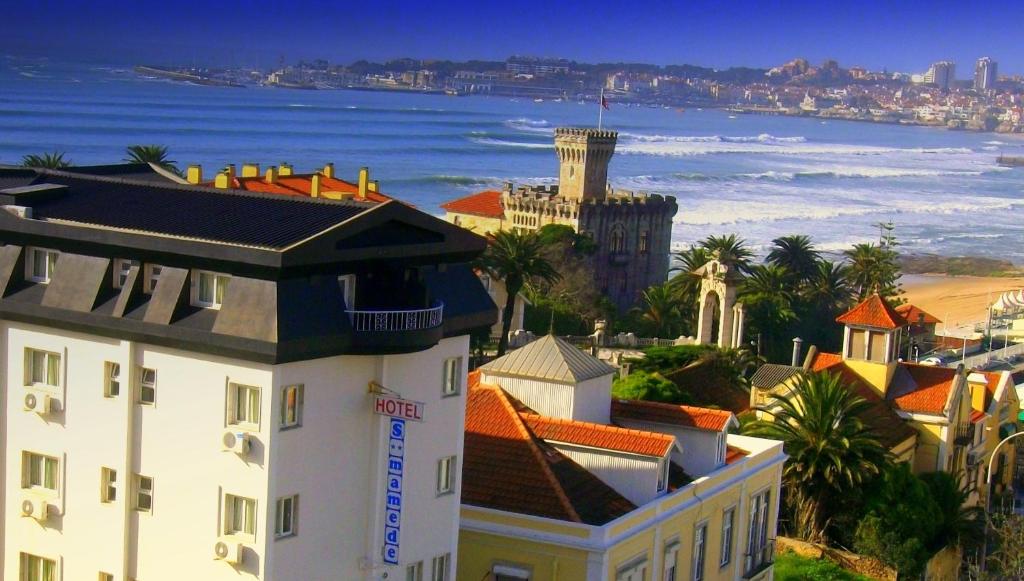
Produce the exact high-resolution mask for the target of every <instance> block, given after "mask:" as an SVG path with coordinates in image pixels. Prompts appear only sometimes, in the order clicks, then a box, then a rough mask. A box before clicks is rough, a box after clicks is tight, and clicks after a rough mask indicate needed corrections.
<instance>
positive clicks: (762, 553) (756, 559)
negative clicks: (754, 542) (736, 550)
mask: <svg viewBox="0 0 1024 581" xmlns="http://www.w3.org/2000/svg"><path fill="white" fill-rule="evenodd" d="M774 562H775V539H768V540H767V541H765V544H764V546H762V547H760V548H758V549H754V550H753V551H751V552H749V553H747V554H746V555H744V557H743V578H744V579H753V578H754V577H756V576H757V575H758V574H759V573H761V572H762V571H764V570H765V569H767V568H768V567H771V566H772V563H774Z"/></svg>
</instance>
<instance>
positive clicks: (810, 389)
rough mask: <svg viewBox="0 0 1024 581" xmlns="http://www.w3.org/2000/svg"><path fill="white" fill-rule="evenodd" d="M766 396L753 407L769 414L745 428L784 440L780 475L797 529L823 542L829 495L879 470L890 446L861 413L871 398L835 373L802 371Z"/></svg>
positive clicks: (832, 496) (856, 485)
mask: <svg viewBox="0 0 1024 581" xmlns="http://www.w3.org/2000/svg"><path fill="white" fill-rule="evenodd" d="M769 397H770V399H769V402H768V404H766V405H764V406H758V407H757V408H756V409H757V411H759V412H762V413H764V414H765V415H767V416H768V418H766V419H761V420H757V421H756V422H753V423H752V424H751V425H750V429H749V431H748V433H749V434H751V435H754V436H761V437H765V438H772V439H775V440H782V441H783V442H784V443H785V451H786V454H788V455H789V459H788V460H787V461H786V466H785V468H784V469H783V478H784V479H785V480H786V485H787V489H788V492H789V495H790V496H789V497H788V498H787V501H788V502H789V503H790V506H791V507H792V508H793V510H794V516H795V519H794V520H795V523H794V524H795V526H796V532H797V534H799V535H800V536H801V537H802V538H804V539H807V540H809V541H811V542H823V541H824V540H825V530H826V528H827V527H828V524H829V521H830V520H831V516H832V506H831V505H833V504H834V502H833V501H834V500H835V499H840V498H842V497H843V495H844V494H847V493H849V492H850V491H852V490H855V489H857V488H859V487H860V486H862V485H863V484H864V483H866V482H868V481H869V480H870V479H871V478H873V477H875V476H876V475H878V474H880V473H881V472H882V470H883V469H885V468H886V467H887V466H888V465H890V464H891V458H890V454H889V451H888V450H886V448H885V447H884V446H883V445H882V444H881V443H880V442H879V441H878V438H877V436H875V434H874V433H873V432H872V431H871V430H870V429H869V428H868V427H867V426H865V425H864V423H863V422H862V421H861V419H860V416H861V414H864V413H865V412H866V411H867V410H868V408H869V407H870V404H868V402H866V401H864V400H863V399H862V398H860V397H858V396H857V395H855V394H854V393H853V392H852V391H851V390H850V389H849V388H848V387H847V386H846V385H844V384H843V382H842V380H841V379H840V377H839V376H838V375H832V374H829V373H804V374H802V375H800V376H799V377H798V378H797V380H796V382H795V384H794V385H793V388H792V390H791V391H790V392H789V393H786V394H772V395H770V396H769Z"/></svg>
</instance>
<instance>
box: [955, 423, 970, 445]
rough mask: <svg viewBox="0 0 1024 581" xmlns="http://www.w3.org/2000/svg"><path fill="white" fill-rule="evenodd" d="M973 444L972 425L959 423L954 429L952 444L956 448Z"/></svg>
mask: <svg viewBox="0 0 1024 581" xmlns="http://www.w3.org/2000/svg"><path fill="white" fill-rule="evenodd" d="M973 442H974V424H971V423H968V422H961V423H960V424H959V425H958V426H957V427H956V434H955V435H954V437H953V444H954V445H957V446H970V445H971V444H972V443H973Z"/></svg>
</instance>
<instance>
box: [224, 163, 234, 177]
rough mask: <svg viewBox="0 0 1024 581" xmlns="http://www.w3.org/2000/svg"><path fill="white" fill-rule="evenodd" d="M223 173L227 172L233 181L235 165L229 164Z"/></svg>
mask: <svg viewBox="0 0 1024 581" xmlns="http://www.w3.org/2000/svg"><path fill="white" fill-rule="evenodd" d="M224 171H225V172H227V174H228V177H229V178H231V179H232V180H233V179H235V164H233V163H229V164H227V165H226V166H224Z"/></svg>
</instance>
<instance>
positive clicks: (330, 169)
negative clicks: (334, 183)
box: [324, 163, 334, 178]
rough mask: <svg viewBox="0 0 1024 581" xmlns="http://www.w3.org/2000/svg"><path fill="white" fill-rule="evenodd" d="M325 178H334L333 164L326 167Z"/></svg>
mask: <svg viewBox="0 0 1024 581" xmlns="http://www.w3.org/2000/svg"><path fill="white" fill-rule="evenodd" d="M324 177H325V178H334V164H333V163H329V164H327V165H325V166H324Z"/></svg>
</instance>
